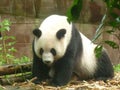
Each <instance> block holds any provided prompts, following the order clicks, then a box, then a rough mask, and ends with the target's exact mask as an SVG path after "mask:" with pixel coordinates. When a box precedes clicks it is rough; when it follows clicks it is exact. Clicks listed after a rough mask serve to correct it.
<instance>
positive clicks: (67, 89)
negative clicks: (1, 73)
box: [0, 72, 120, 90]
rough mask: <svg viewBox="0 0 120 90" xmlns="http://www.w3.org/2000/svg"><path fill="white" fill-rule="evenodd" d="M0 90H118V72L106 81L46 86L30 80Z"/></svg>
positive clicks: (119, 88)
mask: <svg viewBox="0 0 120 90" xmlns="http://www.w3.org/2000/svg"><path fill="white" fill-rule="evenodd" d="M0 90H120V72H119V73H115V76H114V78H113V79H110V80H107V82H104V81H95V80H89V81H76V80H71V81H70V83H68V84H67V85H66V86H62V87H52V86H48V85H47V83H46V82H43V83H42V84H40V85H35V84H34V83H31V81H26V82H22V83H14V84H13V85H8V86H0Z"/></svg>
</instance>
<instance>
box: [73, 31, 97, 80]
mask: <svg viewBox="0 0 120 90" xmlns="http://www.w3.org/2000/svg"><path fill="white" fill-rule="evenodd" d="M79 34H80V36H81V39H82V46H83V51H82V54H81V56H80V57H79V58H78V59H77V61H76V64H75V68H74V69H75V70H74V71H75V73H76V74H77V75H78V76H80V77H81V78H83V79H87V78H89V77H92V76H93V74H94V72H95V70H96V68H97V62H96V57H95V55H94V48H95V46H96V45H95V44H93V43H92V42H91V41H90V40H89V39H88V38H87V37H85V36H84V35H83V34H82V33H80V32H79Z"/></svg>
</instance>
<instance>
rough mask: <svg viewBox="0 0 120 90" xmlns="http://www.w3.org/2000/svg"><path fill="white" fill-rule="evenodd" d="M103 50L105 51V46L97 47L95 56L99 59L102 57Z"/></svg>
mask: <svg viewBox="0 0 120 90" xmlns="http://www.w3.org/2000/svg"><path fill="white" fill-rule="evenodd" d="M102 49H103V46H102V45H97V46H96V47H95V50H94V52H95V56H96V57H97V58H99V57H100V56H101V55H102Z"/></svg>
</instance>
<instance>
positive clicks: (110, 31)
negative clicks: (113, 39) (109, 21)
mask: <svg viewBox="0 0 120 90" xmlns="http://www.w3.org/2000/svg"><path fill="white" fill-rule="evenodd" d="M105 32H106V33H109V34H112V33H114V32H115V31H114V30H107V31H105Z"/></svg>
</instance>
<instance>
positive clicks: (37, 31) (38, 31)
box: [33, 28, 42, 38]
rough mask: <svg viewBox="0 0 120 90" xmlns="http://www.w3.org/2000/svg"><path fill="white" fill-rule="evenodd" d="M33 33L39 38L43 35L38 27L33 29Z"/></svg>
mask: <svg viewBox="0 0 120 90" xmlns="http://www.w3.org/2000/svg"><path fill="white" fill-rule="evenodd" d="M33 34H34V35H35V36H36V37H38V38H39V37H40V36H41V35H42V32H41V31H40V30H39V29H38V28H37V29H34V30H33Z"/></svg>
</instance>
